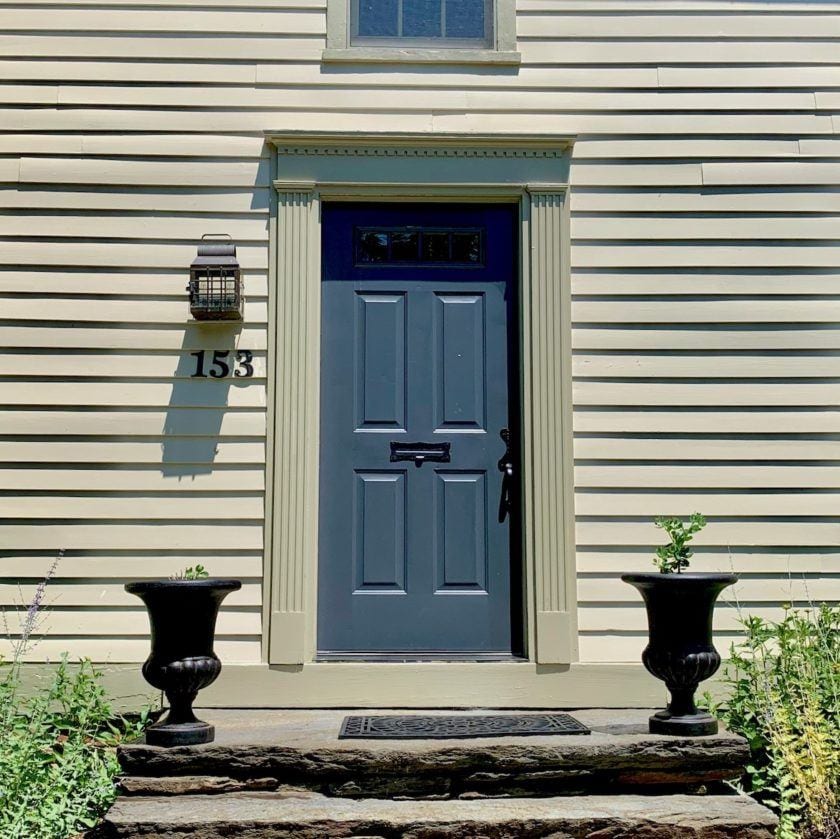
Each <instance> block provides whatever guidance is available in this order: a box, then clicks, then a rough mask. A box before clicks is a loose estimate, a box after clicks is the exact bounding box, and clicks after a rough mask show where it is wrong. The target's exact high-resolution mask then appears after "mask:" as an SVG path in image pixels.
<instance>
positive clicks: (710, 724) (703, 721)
mask: <svg viewBox="0 0 840 839" xmlns="http://www.w3.org/2000/svg"><path fill="white" fill-rule="evenodd" d="M649 728H650V733H651V734H669V735H671V736H672V737H673V736H677V737H679V736H683V737H704V736H706V735H707V734H717V733H718V721H717V720H716V719H715V718H714V717H713V716H712V715H711V714H706V713H703V712H702V711H698V712H697V713H696V714H682V715H680V716H674V715H673V714H671V712H670V711H667V710H665V711H657V712H656V713H655V714H654V715H653V716H652V717H651V718H650V724H649Z"/></svg>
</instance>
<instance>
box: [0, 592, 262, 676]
mask: <svg viewBox="0 0 840 839" xmlns="http://www.w3.org/2000/svg"><path fill="white" fill-rule="evenodd" d="M222 609H224V606H222ZM68 650H70V651H71V656H70V659H71V661H75V660H78V659H81V658H89V659H91V660H92V661H97V662H103V663H113V664H118V663H121V662H139V661H145V660H146V658H147V657H148V655H149V641H148V639H147V638H124V637H116V636H114V637H106V638H79V637H77V636H73V637H71V638H62V637H60V636H55V637H54V636H52V635H49V636H47V637H45V638H40V639H38V643H37V644H33V645H32V646H31V647H30V648H28V649H27V650H26V653H25V654H24V656H23V660H24V661H58V660H59V659H60V658H61V655H62V653H65V652H67V651H68ZM213 650H214V652H215V653H216V655H218V656H219V658H221V659H222V660H223V661H224V662H225V663H226V664H256V663H257V662H258V661H259V660H260V638H259V636H258V635H252V636H247V635H246V636H238V637H230V636H222V637H218V638H216V641H215V643H214V645H213ZM11 652H12V640H11V639H6V638H5V637H0V656H4V657H6V658H8V657H9V654H10V653H11Z"/></svg>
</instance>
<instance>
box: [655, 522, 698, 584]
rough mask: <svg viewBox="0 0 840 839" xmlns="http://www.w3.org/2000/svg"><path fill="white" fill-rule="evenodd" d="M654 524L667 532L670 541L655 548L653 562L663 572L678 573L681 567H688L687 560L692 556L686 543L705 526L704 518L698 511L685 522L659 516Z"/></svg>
mask: <svg viewBox="0 0 840 839" xmlns="http://www.w3.org/2000/svg"><path fill="white" fill-rule="evenodd" d="M655 524H656V526H657V527H658V528H660V529H662V530H664V531H665V532H666V533H667V534H668V538H669V539H670V541H669V542H668V544H667V545H663V546H662V547H661V548H657V549H656V559H655V560H654V563H655V564H656V566H657V568H659V570H660V571H661V572H662V573H663V574H671V573H672V572H674V571H676V572H677V573H678V574H679V573H680V571H682V570H683V568H688V561H689V559H691V556H692V551H691V549H690V548H689V547H688V543H689V542H690V541H691V540H692V539H693V538H694V534H695V533H699V532H700V531H701V530H702V529H703V528H704V527H705V526H706V519H705V518H704V517H703V516H701V515H700V513H692V514H691V518H690V519H689V520H688V523H687V524H686V523H685V522H683V521H682V520H681V519H677V518H673V519H665V518H659V519H656V521H655Z"/></svg>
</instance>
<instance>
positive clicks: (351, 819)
mask: <svg viewBox="0 0 840 839" xmlns="http://www.w3.org/2000/svg"><path fill="white" fill-rule="evenodd" d="M774 827H775V818H774V817H773V815H772V814H771V813H770V811H769V810H766V809H765V808H764V807H761V806H760V805H758V804H756V803H755V802H754V801H752V800H751V799H748V798H743V797H741V796H734V795H733V796H688V795H671V796H665V797H651V796H635V795H633V796H631V795H625V796H580V797H577V798H539V799H493V800H481V801H378V800H366V801H351V800H347V799H335V798H327V797H324V796H322V795H318V794H316V793H305V792H300V791H293V790H285V791H278V792H275V793H232V794H228V795H222V796H218V795H217V796H189V797H180V798H145V797H138V798H122V799H119V800H118V801H117V803H116V804H115V805H114V807H113V808H112V809H111V812H110V813H109V814H108V817H107V820H106V823H105V826H104V828H103V831H102V833H103V835H104V836H105V837H109V839H128V837H140V836H142V837H144V839H175V837H178V838H179V839H185V837H190V839H222V838H223V837H224V839H231V837H248V839H346V837H357V838H358V839H362V837H364V839H539V838H540V837H543V838H544V839H549V837H550V839H583V838H584V837H590V839H595V837H597V839H630V838H631V837H633V839H772V837H773V833H774Z"/></svg>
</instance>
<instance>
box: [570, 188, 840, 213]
mask: <svg viewBox="0 0 840 839" xmlns="http://www.w3.org/2000/svg"><path fill="white" fill-rule="evenodd" d="M572 208H573V210H575V211H576V212H605V213H612V212H620V213H626V214H628V215H631V214H634V213H716V212H720V213H742V212H743V213H785V214H786V213H832V212H837V211H838V210H840V189H836V188H834V189H832V188H827V189H819V190H816V189H813V188H811V189H807V188H802V187H796V186H793V187H790V186H787V187H782V188H778V187H777V188H775V189H773V188H771V187H768V186H762V187H745V186H740V187H736V186H727V187H720V188H716V189H713V190H696V189H694V190H691V189H677V188H669V189H656V188H653V189H650V188H645V189H642V188H639V189H629V188H623V189H617V188H616V189H606V188H603V187H602V188H595V187H585V188H578V189H576V190H575V192H574V195H573V196H572Z"/></svg>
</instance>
